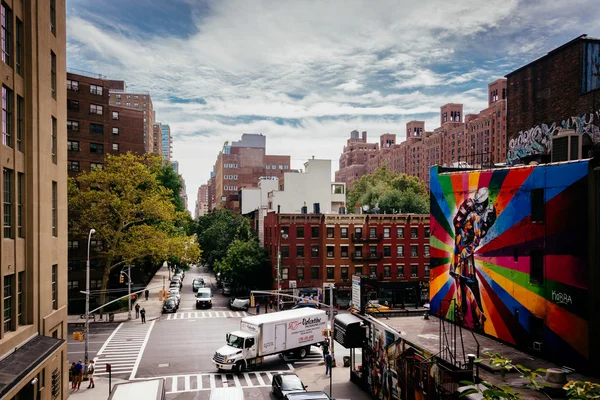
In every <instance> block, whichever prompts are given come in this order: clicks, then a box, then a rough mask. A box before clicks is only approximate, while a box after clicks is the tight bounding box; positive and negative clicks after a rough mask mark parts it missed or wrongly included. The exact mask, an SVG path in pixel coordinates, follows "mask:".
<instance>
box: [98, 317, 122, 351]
mask: <svg viewBox="0 0 600 400" xmlns="http://www.w3.org/2000/svg"><path fill="white" fill-rule="evenodd" d="M123 324H124V322H121V323H120V324H119V326H117V328H116V329H115V330H114V331H113V332H112V333H111V334H110V336H109V337H108V339H106V342H104V344H103V345H102V347H100V350H98V354H102V351H104V349H105V348H106V346H107V345H108V344H109V343H110V340H111V339H112V338H113V337H114V336H115V334H116V333H117V332H118V331H119V329H121V327H122V326H123Z"/></svg>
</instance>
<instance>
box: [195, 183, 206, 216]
mask: <svg viewBox="0 0 600 400" xmlns="http://www.w3.org/2000/svg"><path fill="white" fill-rule="evenodd" d="M208 195H209V187H208V185H207V184H205V185H202V186H200V187H199V188H198V194H197V196H196V207H195V211H194V219H198V218H200V217H202V216H204V215H206V214H208V212H209V208H208V204H209V202H208Z"/></svg>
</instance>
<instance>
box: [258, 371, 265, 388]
mask: <svg viewBox="0 0 600 400" xmlns="http://www.w3.org/2000/svg"><path fill="white" fill-rule="evenodd" d="M256 379H258V383H260V385H261V386H266V385H265V381H263V379H262V377H261V376H260V374H256Z"/></svg>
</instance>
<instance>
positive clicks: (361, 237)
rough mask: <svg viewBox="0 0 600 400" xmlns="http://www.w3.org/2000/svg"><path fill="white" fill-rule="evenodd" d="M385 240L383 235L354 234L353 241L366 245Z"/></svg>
mask: <svg viewBox="0 0 600 400" xmlns="http://www.w3.org/2000/svg"><path fill="white" fill-rule="evenodd" d="M381 239H383V235H381V234H379V235H374V236H373V235H362V234H361V235H357V234H356V233H353V234H352V241H353V242H355V243H365V242H379V241H380V240H381Z"/></svg>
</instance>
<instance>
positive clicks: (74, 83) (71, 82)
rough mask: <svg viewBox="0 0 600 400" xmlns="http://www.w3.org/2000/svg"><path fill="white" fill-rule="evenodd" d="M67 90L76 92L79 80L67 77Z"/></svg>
mask: <svg viewBox="0 0 600 400" xmlns="http://www.w3.org/2000/svg"><path fill="white" fill-rule="evenodd" d="M67 90H72V91H74V92H78V91H79V81H74V80H71V79H67Z"/></svg>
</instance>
